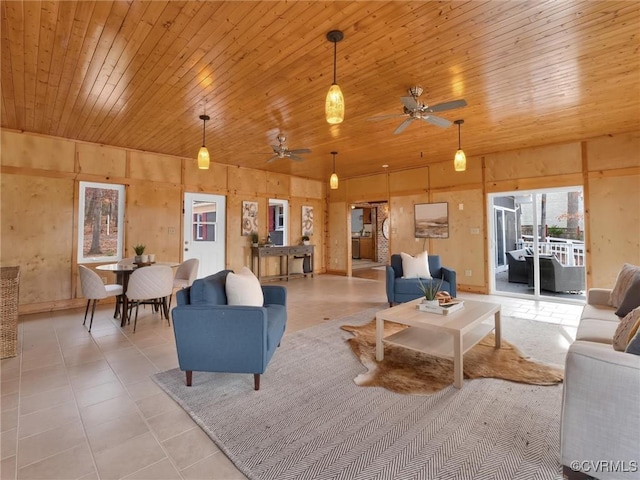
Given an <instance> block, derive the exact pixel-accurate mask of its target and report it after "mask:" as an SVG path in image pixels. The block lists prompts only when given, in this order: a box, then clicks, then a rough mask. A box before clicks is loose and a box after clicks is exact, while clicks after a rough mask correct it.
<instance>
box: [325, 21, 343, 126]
mask: <svg viewBox="0 0 640 480" xmlns="http://www.w3.org/2000/svg"><path fill="white" fill-rule="evenodd" d="M343 38H344V34H343V33H342V32H341V31H340V30H331V31H330V32H329V33H327V40H329V41H330V42H333V83H332V84H331V88H329V91H328V92H327V99H326V101H325V104H324V114H325V117H326V119H327V123H330V124H331V125H335V124H338V123H342V121H343V120H344V96H343V95H342V90H340V86H339V85H338V83H337V82H336V53H337V48H338V47H337V44H338V42H339V41H341V40H342V39H343Z"/></svg>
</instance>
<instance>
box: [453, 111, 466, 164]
mask: <svg viewBox="0 0 640 480" xmlns="http://www.w3.org/2000/svg"><path fill="white" fill-rule="evenodd" d="M453 123H455V124H456V125H458V151H457V152H456V155H455V157H454V158H453V168H454V169H455V171H456V172H464V171H465V170H466V169H467V156H466V155H465V154H464V152H463V151H462V147H461V146H460V125H462V124H463V123H464V120H456V121H455V122H453Z"/></svg>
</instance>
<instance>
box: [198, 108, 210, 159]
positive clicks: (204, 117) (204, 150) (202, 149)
mask: <svg viewBox="0 0 640 480" xmlns="http://www.w3.org/2000/svg"><path fill="white" fill-rule="evenodd" d="M200 120H202V147H200V151H199V152H198V168H199V169H201V170H207V169H208V168H209V163H210V162H211V158H210V157H209V150H207V147H206V143H205V126H206V125H207V120H210V118H209V115H200Z"/></svg>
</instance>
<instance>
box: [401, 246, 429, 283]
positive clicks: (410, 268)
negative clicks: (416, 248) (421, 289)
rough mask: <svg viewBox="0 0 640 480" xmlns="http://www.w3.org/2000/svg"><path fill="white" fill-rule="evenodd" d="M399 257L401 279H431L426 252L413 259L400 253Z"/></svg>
mask: <svg viewBox="0 0 640 480" xmlns="http://www.w3.org/2000/svg"><path fill="white" fill-rule="evenodd" d="M400 257H402V278H431V273H430V272H429V254H428V253H427V252H426V251H424V252H422V253H419V254H418V255H416V256H415V257H413V256H411V255H409V254H408V253H404V252H400Z"/></svg>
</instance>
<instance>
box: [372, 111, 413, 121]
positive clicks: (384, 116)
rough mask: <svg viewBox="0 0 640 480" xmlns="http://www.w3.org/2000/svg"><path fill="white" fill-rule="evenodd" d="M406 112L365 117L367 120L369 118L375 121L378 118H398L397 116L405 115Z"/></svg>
mask: <svg viewBox="0 0 640 480" xmlns="http://www.w3.org/2000/svg"><path fill="white" fill-rule="evenodd" d="M406 116H407V114H406V113H395V114H393V115H380V116H379V117H369V118H367V120H369V121H370V122H377V121H378V120H388V119H390V118H399V117H406Z"/></svg>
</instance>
